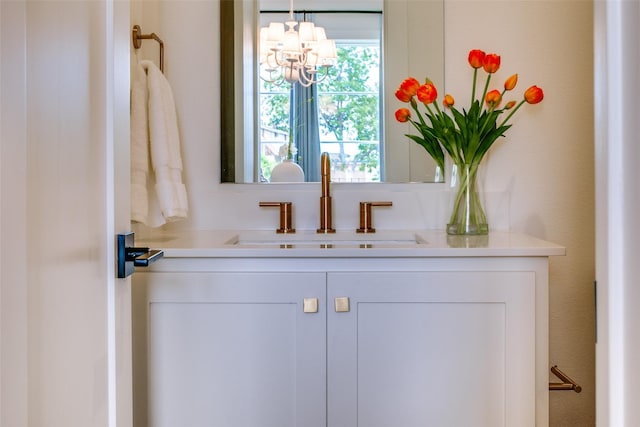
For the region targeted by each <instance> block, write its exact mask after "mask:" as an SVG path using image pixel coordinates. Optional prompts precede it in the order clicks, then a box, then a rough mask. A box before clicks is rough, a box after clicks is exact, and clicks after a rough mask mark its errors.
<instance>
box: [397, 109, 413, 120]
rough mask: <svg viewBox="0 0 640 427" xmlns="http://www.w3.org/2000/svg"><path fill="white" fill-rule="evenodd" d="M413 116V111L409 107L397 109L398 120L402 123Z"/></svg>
mask: <svg viewBox="0 0 640 427" xmlns="http://www.w3.org/2000/svg"><path fill="white" fill-rule="evenodd" d="M410 118H411V111H409V109H408V108H399V109H398V110H397V111H396V120H397V121H399V122H400V123H404V122H406V121H408V120H409V119H410Z"/></svg>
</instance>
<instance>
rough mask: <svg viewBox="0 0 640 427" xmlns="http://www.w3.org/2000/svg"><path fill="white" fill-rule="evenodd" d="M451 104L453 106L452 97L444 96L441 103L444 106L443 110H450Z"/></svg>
mask: <svg viewBox="0 0 640 427" xmlns="http://www.w3.org/2000/svg"><path fill="white" fill-rule="evenodd" d="M453 104H455V100H454V99H453V96H451V95H449V94H446V95H445V96H444V100H443V101H442V105H444V106H445V108H451V106H453Z"/></svg>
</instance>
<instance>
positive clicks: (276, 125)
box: [220, 0, 444, 183]
mask: <svg viewBox="0 0 640 427" xmlns="http://www.w3.org/2000/svg"><path fill="white" fill-rule="evenodd" d="M290 6H291V3H290V1H289V0H260V1H258V0H222V1H221V3H220V21H221V22H220V31H221V33H220V34H221V46H220V48H221V68H222V69H221V74H220V77H221V103H222V105H221V129H222V131H221V132H222V134H221V181H222V182H235V183H251V182H269V181H270V174H271V170H272V168H273V167H274V166H275V165H276V164H277V163H279V162H281V161H282V159H283V158H286V157H287V154H288V153H289V152H291V151H295V154H294V155H293V156H289V157H293V158H294V160H295V161H296V162H297V163H299V164H300V165H301V166H302V167H303V169H306V170H305V176H306V180H307V181H317V180H318V179H317V177H315V175H317V173H316V171H317V168H318V166H319V164H318V165H316V164H315V163H317V162H316V161H315V159H316V157H318V158H319V153H320V152H324V151H326V152H329V153H330V154H331V159H332V162H331V163H332V168H333V170H332V180H333V181H335V182H352V183H353V182H398V183H404V182H434V178H435V176H436V167H435V163H434V162H433V160H432V159H431V158H430V157H429V156H428V154H427V153H426V151H425V150H424V149H423V148H422V147H420V146H418V145H417V144H415V143H413V142H412V141H410V140H409V138H407V137H406V136H404V135H405V134H406V133H409V132H412V131H413V130H412V129H410V128H409V127H408V126H407V124H401V123H397V122H396V121H395V118H394V112H395V110H396V109H397V108H399V107H400V106H401V104H400V102H399V101H397V100H396V99H395V96H394V92H395V90H396V89H397V87H398V86H399V84H400V82H402V80H404V79H405V78H407V77H409V76H413V77H416V78H418V79H419V80H424V79H425V78H427V77H428V78H429V79H431V80H432V81H434V82H435V83H436V85H437V86H438V87H442V85H443V80H444V78H443V74H444V71H443V68H444V45H443V26H444V25H443V4H442V0H436V1H422V0H421V1H406V0H343V1H327V0H298V1H295V0H294V5H293V8H294V10H295V12H297V13H296V14H295V15H294V19H295V21H297V22H302V21H306V22H314V23H315V24H316V26H321V27H323V28H324V29H325V33H326V36H327V38H329V39H333V40H335V44H336V51H337V60H336V61H335V63H334V66H333V67H331V68H330V71H329V72H330V74H329V76H328V77H327V78H326V79H325V80H323V81H322V82H320V83H318V84H313V85H312V86H315V87H313V88H312V89H305V90H302V85H297V84H296V85H297V86H298V89H300V90H297V89H295V88H294V89H293V90H292V88H291V86H290V85H289V84H288V83H285V84H282V85H279V86H278V85H276V84H273V83H269V82H265V80H273V79H272V78H270V77H269V74H268V73H266V74H265V72H264V67H263V70H262V72H261V71H260V56H259V55H260V51H259V49H260V43H259V37H260V36H259V32H260V27H265V26H266V25H268V24H269V23H270V22H285V21H288V20H289V10H290ZM296 28H297V27H296ZM263 50H264V49H263ZM263 59H264V57H263ZM425 73H429V74H428V75H426V74H425ZM305 92H306V93H307V95H306V98H304V95H300V94H303V93H305ZM301 96H303V97H302V98H301ZM296 100H297V101H296ZM291 101H293V102H291ZM292 106H294V108H292ZM295 106H297V107H295ZM300 106H302V108H303V109H305V108H306V111H304V113H300V112H299V111H300V110H299V108H300ZM309 111H311V113H310V112H309ZM292 116H293V117H292ZM301 117H302V118H301ZM309 123H314V124H315V128H314V126H310V125H309ZM298 133H299V134H300V135H299V134H298ZM309 133H310V134H311V135H315V136H312V137H305V136H304V134H309ZM294 134H295V135H294ZM289 141H291V142H292V143H291V144H290V143H289ZM289 147H294V149H293V150H288V148H289ZM316 154H317V156H315V155H316Z"/></svg>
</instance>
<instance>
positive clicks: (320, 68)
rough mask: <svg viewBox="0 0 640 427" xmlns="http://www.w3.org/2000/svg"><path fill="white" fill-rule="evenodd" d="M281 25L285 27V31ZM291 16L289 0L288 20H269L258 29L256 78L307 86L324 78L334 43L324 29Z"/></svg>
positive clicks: (331, 64)
mask: <svg viewBox="0 0 640 427" xmlns="http://www.w3.org/2000/svg"><path fill="white" fill-rule="evenodd" d="M285 25H286V26H287V29H286V31H285ZM296 26H298V22H296V21H294V19H293V0H290V8H289V21H287V22H285V23H284V24H283V23H282V22H272V23H270V24H269V26H268V27H262V28H261V29H260V78H262V79H263V80H265V81H267V82H270V83H274V84H277V85H281V84H283V83H284V82H288V83H291V84H293V83H295V82H296V81H298V82H300V84H301V85H303V86H306V87H308V86H311V85H312V84H314V83H319V82H321V81H322V80H324V79H325V78H326V77H327V75H328V74H329V68H331V67H332V66H333V65H334V63H335V61H336V59H337V57H338V56H337V53H336V43H335V41H334V40H331V39H327V35H326V34H325V31H324V28H322V27H316V26H315V25H314V24H313V22H306V21H304V22H300V26H299V28H298V30H297V31H296V29H295V27H296Z"/></svg>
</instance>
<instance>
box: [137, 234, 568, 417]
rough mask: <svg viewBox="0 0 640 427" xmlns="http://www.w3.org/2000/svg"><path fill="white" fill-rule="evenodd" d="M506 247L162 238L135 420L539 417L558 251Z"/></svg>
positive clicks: (144, 294) (146, 305)
mask: <svg viewBox="0 0 640 427" xmlns="http://www.w3.org/2000/svg"><path fill="white" fill-rule="evenodd" d="M494 239H495V238H494ZM448 249H451V248H448ZM507 249H509V248H507ZM507 249H504V248H502V247H501V248H500V249H497V250H492V249H460V251H457V250H456V251H451V250H444V251H431V252H429V251H424V252H421V253H419V256H407V254H412V253H414V252H403V251H395V252H394V251H390V252H389V251H376V250H369V249H359V250H358V249H354V252H350V251H347V250H341V249H325V250H317V251H306V252H305V251H296V250H295V249H294V250H288V249H280V250H277V249H274V250H273V251H271V250H269V249H259V250H257V251H251V252H249V251H245V252H242V251H237V252H233V251H232V252H229V251H226V250H217V249H216V250H212V251H209V252H208V251H206V250H204V251H203V250H195V251H193V250H188V249H184V250H182V249H179V248H178V249H176V250H171V249H170V248H169V249H166V255H165V259H164V260H162V262H158V263H155V264H153V266H152V267H151V268H150V269H149V270H148V271H145V272H142V271H140V270H139V271H137V272H136V274H135V275H134V280H133V287H134V289H133V291H134V307H135V308H134V338H135V342H134V378H135V384H134V416H135V419H134V425H136V426H140V427H144V426H170V427H175V426H188V427H198V426H214V427H316V426H317V427H378V426H379V427H390V426H398V427H412V426H437V427H466V426H472V427H482V426H487V427H497V426H507V427H513V426H518V427H519V426H532V427H533V426H537V427H540V426H548V381H549V375H548V370H549V366H548V338H547V334H548V320H547V317H548V311H547V310H548V309H547V298H548V256H549V255H561V254H563V252H564V249H562V248H559V247H556V246H551V247H546V248H544V249H540V248H537V249H534V250H516V249H509V250H507ZM350 254H353V255H354V256H348V255H350ZM431 254H435V255H434V256H430V255H431ZM236 255H243V256H236ZM390 255H391V256H390ZM394 255H395V256H394ZM458 255H459V256H458Z"/></svg>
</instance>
